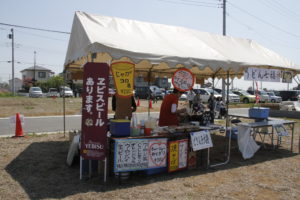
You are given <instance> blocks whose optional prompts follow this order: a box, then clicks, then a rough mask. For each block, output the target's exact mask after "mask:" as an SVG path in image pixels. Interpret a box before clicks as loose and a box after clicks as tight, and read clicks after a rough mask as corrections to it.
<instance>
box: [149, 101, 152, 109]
mask: <svg viewBox="0 0 300 200" xmlns="http://www.w3.org/2000/svg"><path fill="white" fill-rule="evenodd" d="M149 108H150V109H152V108H153V107H152V99H150V101H149Z"/></svg>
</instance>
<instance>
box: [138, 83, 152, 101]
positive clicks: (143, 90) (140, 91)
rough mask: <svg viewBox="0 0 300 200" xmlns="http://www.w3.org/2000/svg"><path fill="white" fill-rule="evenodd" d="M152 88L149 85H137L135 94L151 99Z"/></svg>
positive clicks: (141, 97)
mask: <svg viewBox="0 0 300 200" xmlns="http://www.w3.org/2000/svg"><path fill="white" fill-rule="evenodd" d="M150 94H151V90H150V88H149V87H148V86H142V87H135V92H134V96H135V98H140V99H149V96H150Z"/></svg>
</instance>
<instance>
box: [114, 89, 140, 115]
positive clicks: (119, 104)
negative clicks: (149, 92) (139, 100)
mask: <svg viewBox="0 0 300 200" xmlns="http://www.w3.org/2000/svg"><path fill="white" fill-rule="evenodd" d="M111 106H112V110H113V111H115V119H126V117H127V118H128V119H129V120H130V119H131V117H132V112H135V111H136V103H135V100H134V97H133V96H131V97H130V98H121V97H116V95H113V97H112V102H111Z"/></svg>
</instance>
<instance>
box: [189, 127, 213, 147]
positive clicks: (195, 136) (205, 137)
mask: <svg viewBox="0 0 300 200" xmlns="http://www.w3.org/2000/svg"><path fill="white" fill-rule="evenodd" d="M190 135H191V145H192V148H193V151H198V150H201V149H207V148H210V147H212V146H213V144H212V141H211V137H210V132H209V131H207V130H206V131H198V132H191V133H190Z"/></svg>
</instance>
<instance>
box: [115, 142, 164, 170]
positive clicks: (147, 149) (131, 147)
mask: <svg viewBox="0 0 300 200" xmlns="http://www.w3.org/2000/svg"><path fill="white" fill-rule="evenodd" d="M114 150H115V156H114V171H115V172H122V171H123V172H124V171H136V170H143V169H151V168H160V167H166V165H167V139H166V138H160V139H115V149H114Z"/></svg>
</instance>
